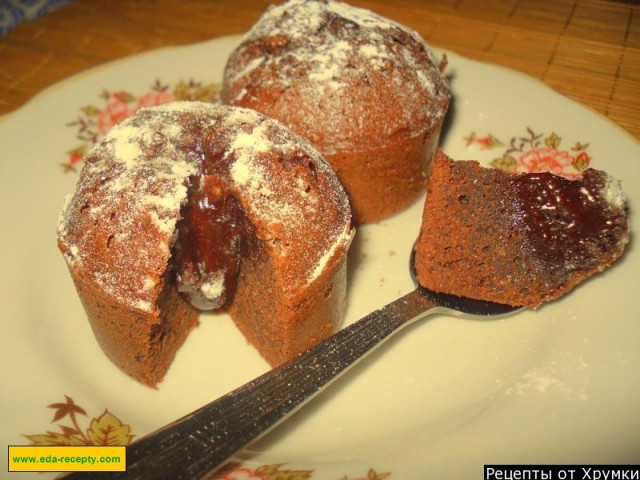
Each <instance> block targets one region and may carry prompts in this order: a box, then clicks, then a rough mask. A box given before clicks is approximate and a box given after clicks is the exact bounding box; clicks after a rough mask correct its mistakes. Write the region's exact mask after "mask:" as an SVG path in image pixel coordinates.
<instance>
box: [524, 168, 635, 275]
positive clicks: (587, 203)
mask: <svg viewBox="0 0 640 480" xmlns="http://www.w3.org/2000/svg"><path fill="white" fill-rule="evenodd" d="M512 186H513V188H514V190H515V201H516V211H517V212H519V216H520V218H521V219H522V221H523V222H524V224H525V225H526V226H527V233H528V237H529V241H530V242H531V244H532V247H533V250H534V252H535V254H536V255H537V257H538V258H539V259H540V260H542V261H544V262H545V265H547V268H553V267H554V266H561V267H560V268H569V269H578V268H586V269H588V268H592V267H594V266H595V265H596V264H597V263H598V262H599V259H600V256H601V255H602V254H603V253H605V252H607V251H610V250H611V249H615V248H616V246H617V244H618V243H619V239H620V238H621V237H622V236H624V229H625V226H624V218H623V217H621V216H619V215H618V216H616V215H615V214H614V213H612V211H611V207H610V206H609V205H607V201H606V200H605V199H604V198H603V193H602V191H603V189H604V188H605V185H604V182H603V180H601V179H600V178H598V177H597V176H596V175H591V174H590V172H588V171H587V172H585V175H584V178H583V179H582V180H581V181H572V180H567V179H565V178H562V177H558V176H555V175H552V174H551V173H538V174H532V175H522V176H516V177H514V179H513V180H512Z"/></svg>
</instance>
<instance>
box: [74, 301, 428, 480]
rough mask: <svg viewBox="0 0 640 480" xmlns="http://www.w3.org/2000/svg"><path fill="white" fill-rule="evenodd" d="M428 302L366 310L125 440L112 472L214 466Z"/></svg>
mask: <svg viewBox="0 0 640 480" xmlns="http://www.w3.org/2000/svg"><path fill="white" fill-rule="evenodd" d="M433 306H434V303H433V302H432V301H431V300H429V299H428V298H426V297H425V296H424V295H422V294H420V293H419V292H417V291H414V292H412V293H409V294H407V295H405V296H403V297H401V298H399V299H397V300H395V301H394V302H392V303H390V304H388V305H386V306H385V307H383V308H381V309H380V310H376V311H375V312H373V313H370V314H369V315H367V316H366V317H364V318H362V319H361V320H359V321H357V322H356V323H353V324H351V325H350V326H348V327H346V328H344V329H342V330H340V331H338V332H337V333H336V334H334V335H333V336H332V337H330V338H328V339H327V340H325V341H324V342H322V343H320V344H318V345H316V346H315V347H314V348H312V349H311V350H309V351H308V352H306V353H304V354H302V355H299V356H297V357H295V358H294V359H293V360H292V361H290V362H289V363H287V364H285V365H282V366H280V367H278V368H275V369H273V370H271V371H269V372H267V373H265V374H264V375H262V376H260V377H258V378H256V379H255V380H252V381H251V382H249V383H247V384H245V385H244V386H242V387H239V388H238V389H236V390H234V391H232V392H230V393H228V394H227V395H224V396H223V397H220V398H219V399H218V400H215V401H213V402H211V403H209V404H208V405H205V406H204V407H202V408H200V409H199V410H196V411H195V412H193V413H191V414H189V415H187V416H185V417H183V418H182V419H179V420H177V421H176V422H174V423H172V424H170V425H168V426H166V427H164V428H163V429H161V430H159V431H156V432H154V433H152V434H150V435H148V436H147V437H144V438H142V439H141V440H139V441H137V442H135V443H133V444H132V445H130V446H129V447H128V448H127V471H126V473H125V474H124V475H123V474H122V473H120V474H118V475H113V478H130V479H161V478H171V479H196V478H201V477H202V476H203V475H206V474H208V473H211V472H213V471H215V470H216V469H217V468H219V467H220V466H221V465H223V464H224V462H225V461H227V460H228V459H229V458H230V457H231V456H232V455H233V454H235V453H236V452H238V451H239V450H240V449H242V448H243V447H244V446H245V445H247V444H248V443H249V442H251V441H253V440H255V439H257V438H258V437H260V436H261V435H263V434H265V433H266V432H267V431H269V430H270V429H271V428H272V427H274V426H275V425H277V424H278V423H279V422H280V421H282V420H284V419H285V418H286V417H287V416H288V415H289V414H291V413H293V412H295V411H296V410H297V409H299V408H300V407H301V406H303V405H304V404H305V403H306V402H307V401H309V400H310V399H312V398H313V397H314V396H315V395H316V394H318V393H320V392H321V391H322V390H323V389H324V388H325V387H327V386H328V385H329V384H330V383H331V382H332V381H333V380H335V379H336V378H338V377H339V376H340V375H341V374H342V373H344V372H345V371H346V370H347V369H348V368H349V367H350V366H352V365H354V364H355V363H356V362H357V361H358V360H360V359H362V358H363V357H364V356H365V355H366V354H368V353H369V352H371V351H372V350H373V349H374V348H375V347H376V346H378V345H380V344H381V343H382V342H383V341H384V340H385V339H387V338H389V337H390V336H391V334H393V333H395V332H396V331H398V330H399V329H400V327H402V326H403V325H406V324H408V323H410V322H411V321H412V320H417V319H418V318H422V317H424V315H425V312H427V311H428V310H429V309H430V308H431V307H433ZM76 475H77V474H72V475H70V476H69V477H75V476H76ZM100 478H112V476H111V475H110V474H105V475H104V477H103V476H100Z"/></svg>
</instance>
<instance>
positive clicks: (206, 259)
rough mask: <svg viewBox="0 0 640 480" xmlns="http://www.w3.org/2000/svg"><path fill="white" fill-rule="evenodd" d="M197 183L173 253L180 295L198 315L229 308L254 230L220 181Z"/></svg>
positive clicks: (207, 178) (195, 178) (185, 210)
mask: <svg viewBox="0 0 640 480" xmlns="http://www.w3.org/2000/svg"><path fill="white" fill-rule="evenodd" d="M203 178H205V177H194V178H193V179H192V185H191V187H190V195H189V201H188V203H187V204H186V206H185V207H184V208H183V212H182V220H181V223H180V225H179V227H178V239H177V241H176V245H175V247H174V261H173V267H174V270H175V278H176V283H177V285H178V290H179V291H180V293H182V295H183V296H184V297H186V298H187V299H188V300H189V302H190V303H191V304H192V305H193V306H194V307H196V308H198V309H200V310H213V309H218V308H221V307H223V306H224V305H227V304H228V303H229V302H230V301H231V299H232V297H233V294H234V292H235V288H236V283H237V277H238V274H239V271H240V265H241V262H242V259H243V258H245V257H246V256H247V255H248V253H249V244H250V239H251V238H253V235H252V227H251V224H250V223H249V221H248V220H247V218H246V216H245V215H244V213H243V211H242V209H241V207H240V204H239V202H238V200H236V199H235V198H234V197H233V196H231V195H230V194H229V193H227V189H226V188H225V186H224V184H223V182H222V181H216V180H215V179H213V177H206V179H205V180H204V185H203V184H202V183H203Z"/></svg>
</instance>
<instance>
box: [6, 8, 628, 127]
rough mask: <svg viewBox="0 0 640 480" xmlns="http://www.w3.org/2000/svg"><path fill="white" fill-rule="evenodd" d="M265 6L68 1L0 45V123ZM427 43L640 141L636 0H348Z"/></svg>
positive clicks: (236, 28) (227, 29)
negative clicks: (530, 85)
mask: <svg viewBox="0 0 640 480" xmlns="http://www.w3.org/2000/svg"><path fill="white" fill-rule="evenodd" d="M269 3H270V2H268V1H266V0H258V1H256V0H251V1H249V0H220V1H215V2H214V1H207V0H186V1H179V2H176V1H173V0H156V1H150V0H131V1H117V0H116V1H114V0H73V1H72V2H71V3H70V4H69V5H67V6H64V7H62V8H60V9H59V10H56V11H54V12H52V13H50V14H48V15H46V16H44V17H41V18H40V19H38V20H36V21H31V22H29V21H27V22H23V23H22V24H20V25H18V26H17V27H16V28H15V29H14V30H13V31H11V32H9V33H8V34H7V35H5V36H3V37H0V115H2V114H5V113H8V112H11V111H12V110H15V109H17V108H19V107H20V106H21V105H23V104H24V103H25V102H26V101H28V100H29V99H30V98H31V97H32V96H33V95H35V94H36V93H38V92H39V91H40V90H42V89H44V88H46V87H48V86H50V85H52V84H54V83H55V82H57V81H59V80H62V79H64V78H66V77H68V76H71V75H74V74H76V73H78V72H81V71H83V70H86V69H88V68H91V67H94V66H96V65H99V64H101V63H104V62H107V61H110V60H114V59H118V58H121V57H125V56H127V55H131V54H134V53H138V52H142V51H145V50H149V49H153V48H157V47H163V46H173V45H185V44H190V43H196V42H201V41H204V40H208V39H211V38H214V37H217V36H221V35H229V34H236V33H242V32H245V31H247V30H248V29H249V28H250V27H251V25H252V24H253V23H254V22H255V21H256V20H257V18H258V17H259V16H260V15H261V13H262V12H263V11H264V9H265V8H266V6H267V5H268V4H269ZM351 3H353V4H354V5H358V6H363V7H367V8H370V9H372V10H374V11H376V12H378V13H380V14H382V15H384V16H387V17H389V18H392V19H394V20H396V21H398V22H401V23H404V24H406V25H408V26H410V27H412V28H414V29H415V30H417V31H418V32H420V33H421V34H422V36H423V37H424V38H425V39H426V40H427V41H428V42H429V43H430V44H432V45H434V46H437V47H443V48H447V49H450V50H452V51H454V52H456V53H459V54H462V55H464V56H467V57H469V58H472V59H477V60H482V61H485V62H490V63H496V64H501V65H505V66H507V67H510V68H512V69H515V70H519V71H521V72H524V73H527V74H529V75H531V76H533V77H536V78H539V79H541V80H542V81H543V82H545V83H546V84H548V85H549V86H551V87H552V88H554V89H555V90H557V91H559V92H561V93H563V94H565V95H567V96H569V97H570V98H572V99H575V100H577V101H578V102H580V103H582V104H584V105H587V106H589V107H591V108H592V109H593V110H595V111H597V112H600V113H601V114H603V115H604V116H606V117H608V118H609V119H611V120H612V121H613V122H615V123H617V124H618V125H620V126H621V127H622V128H623V129H625V130H627V131H628V132H629V133H630V134H631V135H633V136H634V137H635V138H637V139H640V7H639V6H638V4H639V0H633V1H626V2H620V1H618V2H615V1H603V0H498V1H496V0H490V1H481V0H430V1H428V2H426V1H425V2H420V1H418V0H400V1H396V2H384V1H381V0H353V2H351Z"/></svg>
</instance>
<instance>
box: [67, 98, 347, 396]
mask: <svg viewBox="0 0 640 480" xmlns="http://www.w3.org/2000/svg"><path fill="white" fill-rule="evenodd" d="M218 211H221V212H222V213H216V212H218ZM186 212H189V214H188V215H187V213H186ZM194 212H195V213H194ZM196 213H197V215H196ZM198 215H200V216H198ZM203 215H204V216H203ZM207 215H208V216H207ZM216 215H217V216H216ZM198 219H202V221H203V222H204V223H206V224H205V225H204V226H203V225H200V224H196V223H195V222H197V221H199V220H198ZM207 222H209V223H207ZM212 228H213V229H215V230H211V229H212ZM212 232H215V235H219V237H216V236H214V240H212V239H211V236H212V235H214V234H213V233H212ZM224 236H226V244H225V245H226V247H225V248H226V249H227V250H224V251H217V250H219V247H217V246H216V245H217V244H219V243H221V242H222V240H223V237H224ZM352 236H353V230H352V227H351V214H350V207H349V203H348V199H347V196H346V194H345V192H344V190H343V188H342V186H341V185H340V183H339V181H338V179H337V178H336V176H335V174H334V172H333V171H332V169H331V167H330V166H329V164H327V163H326V162H325V161H324V160H323V159H322V157H320V155H319V154H318V153H317V152H316V151H315V150H314V149H313V148H311V147H310V146H309V144H308V143H307V142H306V141H304V140H302V139H301V138H299V137H297V136H296V135H294V134H293V133H291V132H289V131H288V130H287V129H285V128H284V127H283V126H282V125H281V124H280V123H278V122H276V121H274V120H271V119H268V118H266V117H264V116H263V115H260V114H258V113H257V112H254V111H252V110H247V109H242V108H233V107H224V106H220V105H211V104H204V103H199V102H176V103H173V104H168V105H165V106H161V107H154V108H150V109H145V110H142V111H141V112H139V113H138V114H137V115H136V116H135V117H133V118H131V119H128V120H126V121H125V122H123V123H121V124H120V125H118V126H117V127H115V128H113V129H112V130H111V131H110V132H109V133H108V134H107V135H106V136H105V138H104V139H103V140H102V141H101V142H99V143H98V144H97V145H96V146H95V147H94V148H93V149H92V151H91V152H90V153H89V154H88V156H87V158H86V165H85V167H84V169H83V171H82V173H81V175H80V179H79V181H78V185H77V189H76V192H75V194H74V195H73V196H72V197H71V198H70V200H69V202H68V203H67V205H66V207H65V209H64V211H63V214H62V216H61V219H60V222H59V230H58V243H59V247H60V249H61V251H62V252H63V254H64V257H65V259H66V261H67V263H68V266H69V270H70V272H71V275H72V278H73V280H74V283H75V285H76V288H77V290H78V293H79V296H80V298H81V300H82V303H83V305H84V307H85V310H86V312H87V315H88V317H89V320H90V322H91V326H92V328H93V331H94V333H95V335H96V338H97V340H98V342H99V343H100V345H101V347H102V348H103V350H104V351H105V353H106V354H107V356H108V357H109V358H110V359H111V360H112V361H113V362H114V363H115V364H116V365H118V366H119V367H120V368H121V369H122V370H123V371H125V372H126V373H128V374H129V375H131V376H132V377H133V378H135V379H137V380H139V381H140V382H142V383H145V384H148V385H155V384H156V383H157V382H159V381H160V380H161V379H162V378H163V376H164V374H165V372H166V370H167V368H168V367H169V365H170V363H171V361H172V359H173V357H174V355H175V352H176V350H177V349H178V348H179V346H180V345H181V344H182V343H183V341H184V339H185V338H186V336H187V334H188V332H189V331H190V330H191V329H192V328H193V327H194V326H195V325H197V322H198V310H197V309H196V308H194V307H192V306H191V303H190V301H189V300H191V302H193V303H194V304H196V305H198V306H199V308H200V306H201V305H202V304H205V305H208V306H207V307H206V308H217V307H219V306H222V305H226V307H227V308H228V309H229V312H230V313H231V315H232V317H233V319H234V321H235V322H236V323H237V325H238V327H239V328H240V329H241V330H242V332H243V333H244V334H245V336H246V337H247V339H248V340H249V341H250V342H251V343H252V344H253V345H255V346H256V348H257V349H258V350H259V351H260V353H261V354H262V355H263V356H264V357H265V358H266V359H267V360H268V361H269V362H271V363H272V364H278V363H281V362H283V361H285V360H287V359H289V358H291V357H292V356H293V355H295V354H297V353H299V352H301V351H304V350H306V349H307V348H309V347H310V346H311V345H313V344H314V343H316V342H317V341H319V340H321V339H323V338H325V337H326V336H328V335H329V334H331V332H332V331H333V330H334V328H335V327H336V326H337V324H338V323H339V322H340V320H341V318H342V315H343V311H344V304H345V294H346V282H345V269H346V252H347V249H348V247H349V244H350V241H351V238H352ZM192 237H193V238H192ZM189 239H190V240H189ZM190 242H192V243H194V244H195V245H196V247H198V245H200V246H202V245H204V247H206V249H208V250H216V252H215V255H214V257H215V256H216V255H217V257H216V258H218V257H220V258H222V260H224V261H226V262H227V263H229V264H232V267H233V265H236V264H239V265H240V267H239V276H238V277H237V285H236V280H235V277H234V275H230V276H226V274H225V275H223V274H222V273H224V272H226V270H225V269H223V268H222V267H220V268H221V269H220V271H218V270H216V269H218V267H217V266H216V267H215V268H213V269H210V270H211V271H210V270H207V268H209V266H208V264H207V262H209V261H210V259H207V258H206V255H207V254H208V250H207V251H206V252H204V254H203V253H202V252H200V253H198V254H197V255H196V254H194V253H193V252H192V251H191V250H189V249H192V250H193V249H194V248H195V250H193V251H197V248H196V247H194V246H193V245H192V244H191V243H190ZM198 242H201V243H200V244H198ZM202 242H204V243H202ZM198 248H199V247H198ZM190 255H196V256H195V257H192V256H190ZM198 255H199V256H198ZM184 259H186V260H184ZM183 260H184V261H185V262H186V263H184V265H183V264H182V263H180V262H182V261H183ZM191 260H193V262H192V263H189V261H191ZM185 265H186V266H185ZM215 265H218V264H215ZM225 268H226V267H225ZM234 268H235V267H234ZM231 270H233V268H232V269H231ZM194 272H196V273H194ZM179 290H180V291H181V292H182V293H179ZM188 299H189V300H188Z"/></svg>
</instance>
